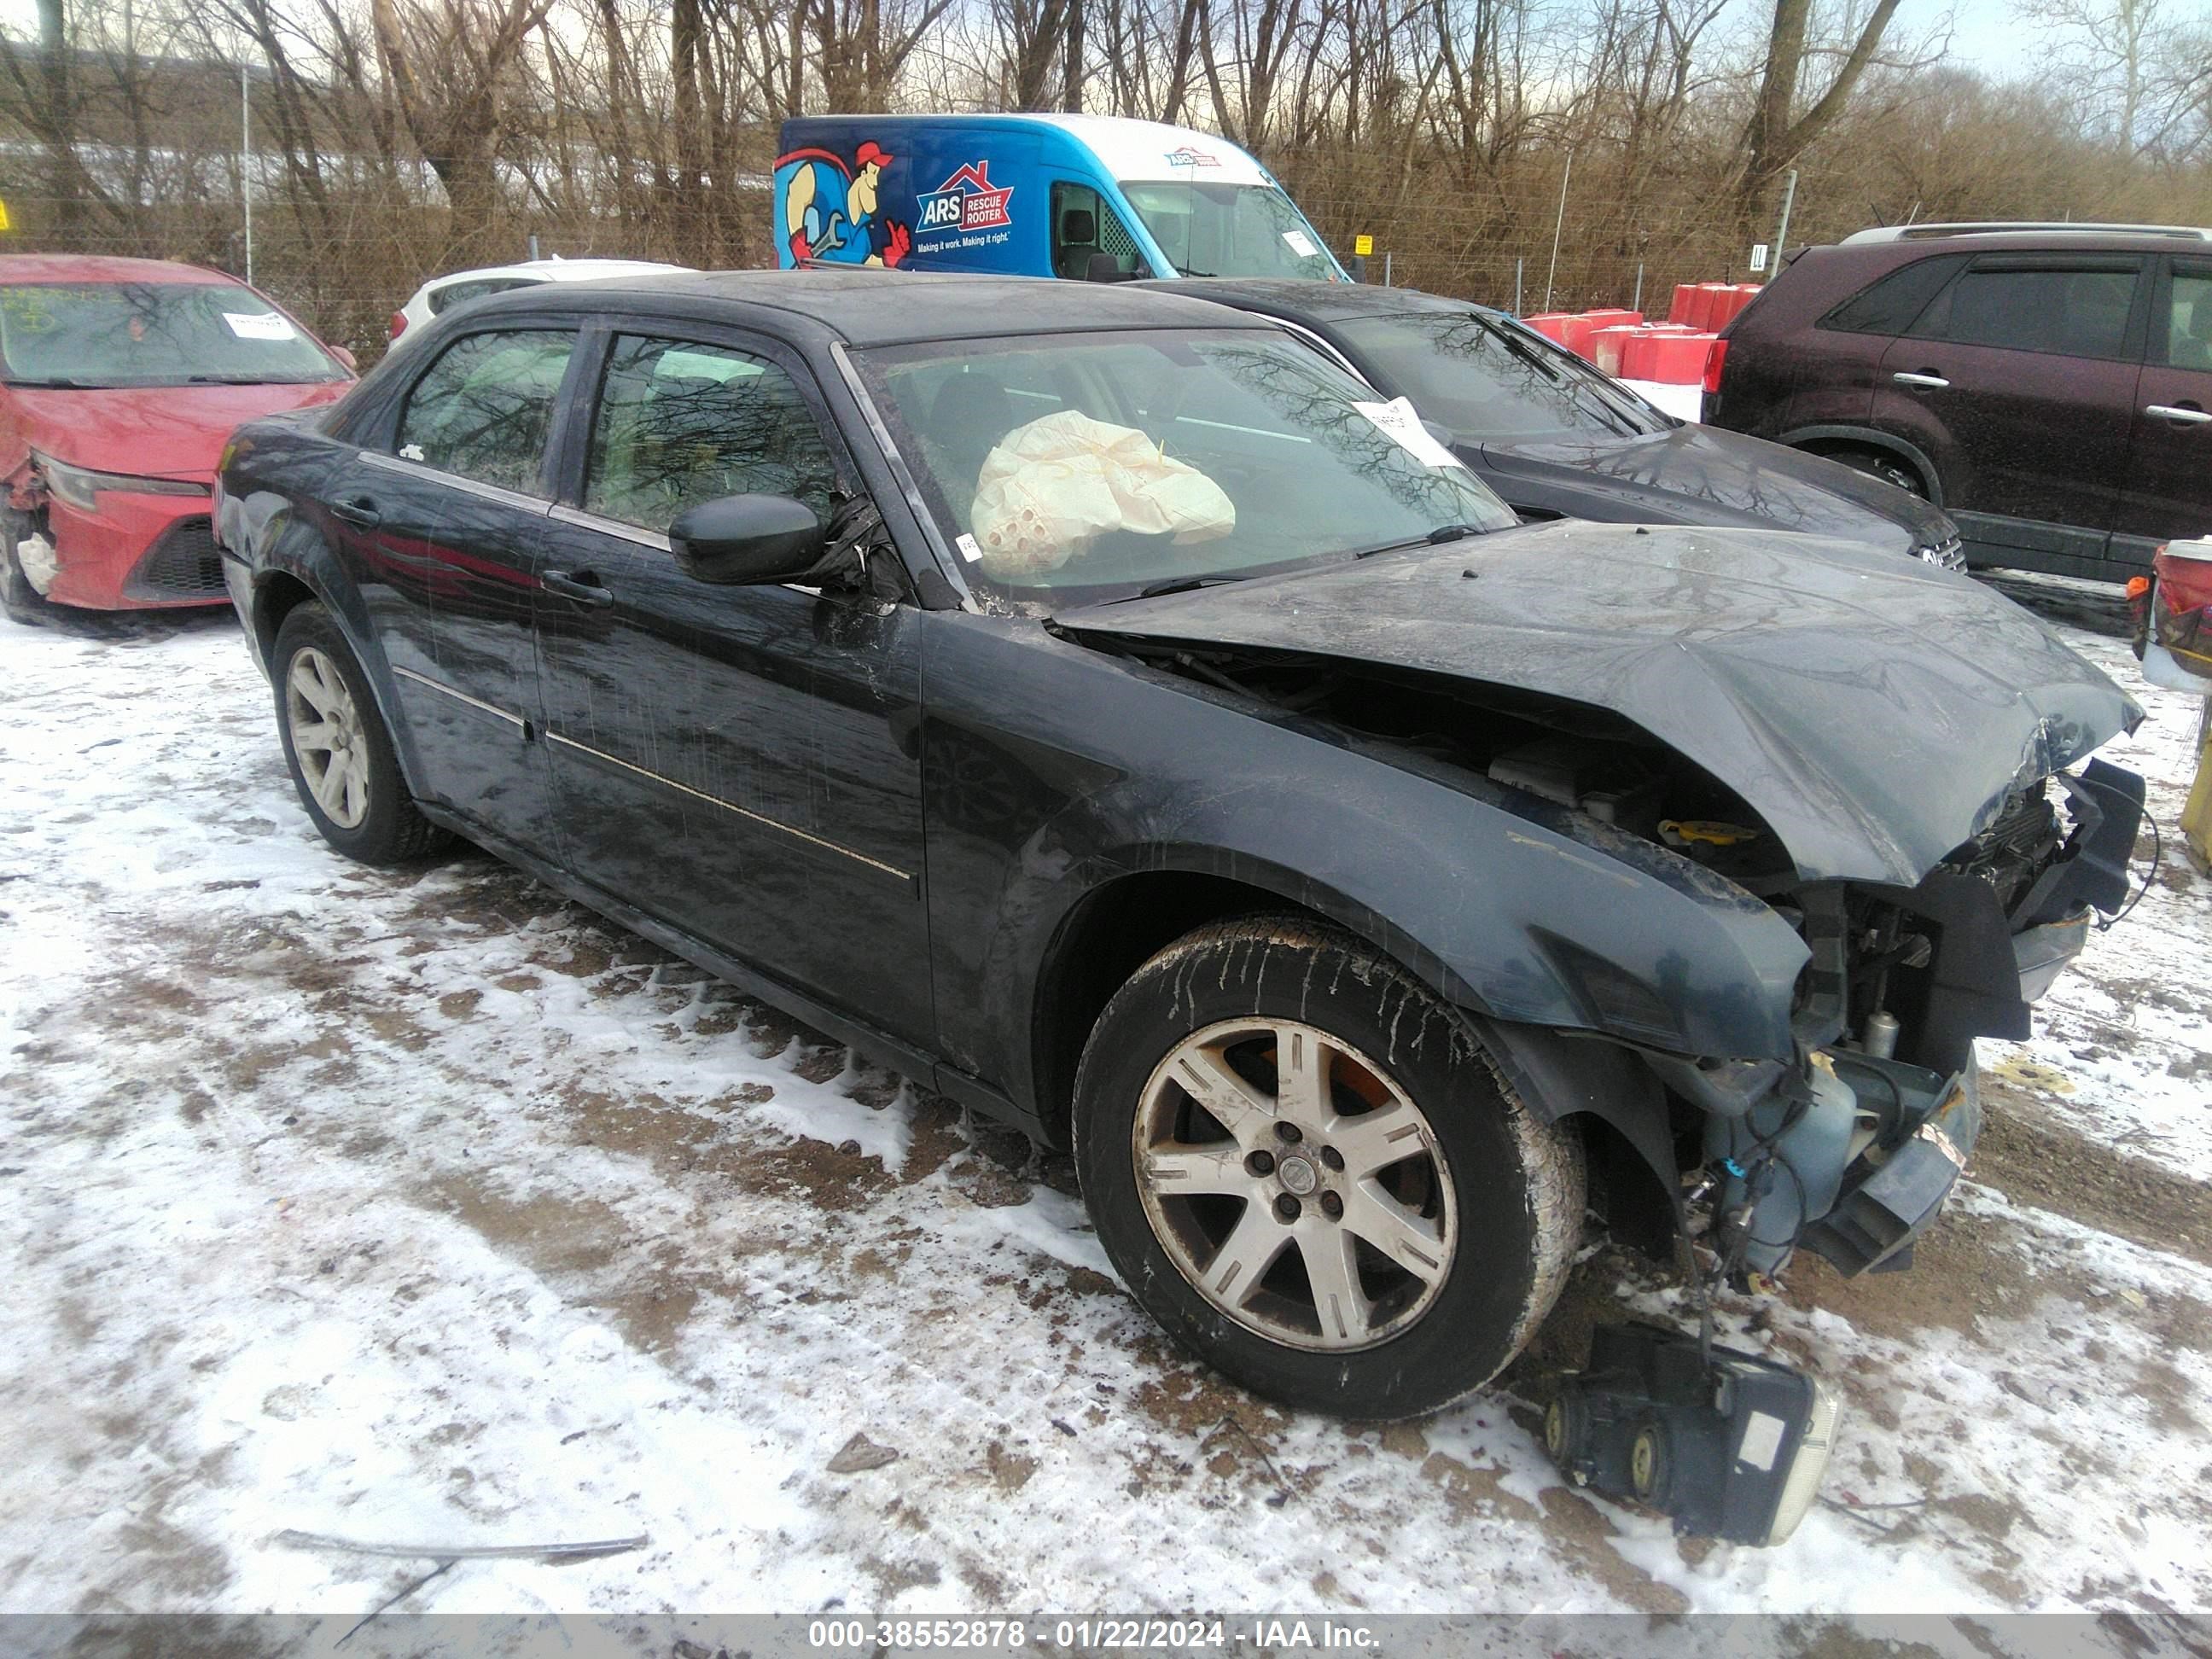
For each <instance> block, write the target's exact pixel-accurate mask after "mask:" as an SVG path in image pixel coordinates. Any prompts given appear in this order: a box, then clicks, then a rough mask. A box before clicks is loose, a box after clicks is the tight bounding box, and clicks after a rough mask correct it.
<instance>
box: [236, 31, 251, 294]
mask: <svg viewBox="0 0 2212 1659" xmlns="http://www.w3.org/2000/svg"><path fill="white" fill-rule="evenodd" d="M252 77H253V71H252V70H250V69H249V68H247V67H246V64H243V63H240V64H239V66H238V194H239V199H240V201H242V202H244V203H245V204H246V286H247V287H248V288H251V287H252V286H253V184H252V180H251V179H248V178H247V177H246V167H248V166H249V165H251V163H252V160H253V78H252Z"/></svg>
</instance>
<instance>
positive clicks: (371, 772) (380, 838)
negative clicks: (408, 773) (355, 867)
mask: <svg viewBox="0 0 2212 1659" xmlns="http://www.w3.org/2000/svg"><path fill="white" fill-rule="evenodd" d="M309 647H313V648H314V649H316V650H318V651H320V652H321V653H323V655H324V656H325V657H326V658H328V659H330V661H331V664H332V665H334V666H335V667H336V668H337V671H338V674H339V676H340V678H343V680H344V681H345V684H346V690H348V692H349V693H350V694H351V695H352V697H353V701H354V708H355V709H356V714H357V717H358V719H359V720H360V722H361V729H362V736H363V737H364V738H366V739H367V741H368V811H367V812H366V813H365V814H364V816H363V817H362V821H361V823H358V824H356V826H355V827H354V828H352V829H347V828H345V827H344V826H343V824H340V823H336V822H334V821H333V820H332V819H331V817H330V816H329V815H328V814H327V813H325V811H323V809H322V806H321V805H320V803H319V802H318V801H317V800H316V799H315V796H314V792H313V790H312V789H310V788H309V787H307V777H306V775H304V774H303V773H302V771H301V768H300V760H299V757H298V756H297V755H295V754H294V753H293V751H292V722H291V720H290V719H289V716H288V714H287V713H286V710H285V707H284V687H285V681H286V679H287V678H288V677H289V674H290V672H291V668H292V662H293V659H294V658H295V656H296V655H297V654H298V653H300V652H301V651H303V650H306V649H307V648H309ZM269 678H270V684H271V686H272V689H273V690H274V691H275V693H276V734H277V738H278V740H279V741H280V742H282V743H283V745H284V764H285V767H286V769H288V770H289V771H290V773H291V774H292V787H294V788H295V790H297V791H298V792H299V796H300V804H301V805H302V806H304V807H306V808H307V816H308V817H309V818H311V819H312V820H313V823H314V825H315V829H316V830H317V832H318V833H319V834H320V835H321V836H322V838H323V839H324V840H325V841H326V842H329V843H330V844H331V846H332V847H333V848H337V851H339V852H341V853H343V854H345V855H346V856H347V857H348V858H349V859H354V860H358V861H359V862H361V863H362V864H374V865H393V864H408V863H411V862H413V861H414V860H417V859H420V858H423V857H426V856H428V854H432V853H435V852H436V851H438V850H439V849H440V848H443V847H444V846H446V845H447V843H448V842H450V841H451V840H452V839H453V836H452V835H451V833H450V832H448V831H447V830H445V829H441V828H439V826H438V825H436V824H435V823H431V822H430V821H429V820H428V818H426V817H423V816H422V812H421V811H419V810H417V808H416V805H415V798H414V797H413V796H412V795H411V794H410V793H409V792H408V788H407V780H406V778H405V777H404V775H402V774H401V772H400V769H399V757H398V752H397V751H396V750H394V749H393V747H392V734H391V732H388V731H386V729H385V725H384V719H383V716H382V714H380V713H379V711H378V708H377V703H376V698H375V696H374V694H373V693H372V692H371V691H370V690H369V686H368V677H367V676H366V675H364V674H363V673H362V670H361V665H360V663H359V662H357V661H356V659H355V658H354V654H353V647H351V646H349V645H348V644H347V643H346V639H345V635H343V633H341V632H340V631H339V630H338V626H337V623H335V622H333V621H332V620H331V615H330V612H329V611H325V609H324V608H323V607H322V606H321V605H319V604H316V603H314V602H313V601H309V602H307V603H304V604H301V605H297V606H295V607H294V609H293V610H291V611H289V612H287V613H286V615H285V617H284V620H283V624H282V625H281V626H279V627H278V629H276V646H275V647H274V649H273V650H271V652H270V671H269Z"/></svg>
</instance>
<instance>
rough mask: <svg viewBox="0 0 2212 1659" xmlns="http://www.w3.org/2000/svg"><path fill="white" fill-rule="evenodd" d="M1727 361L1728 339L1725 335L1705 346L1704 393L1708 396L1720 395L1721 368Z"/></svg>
mask: <svg viewBox="0 0 2212 1659" xmlns="http://www.w3.org/2000/svg"><path fill="white" fill-rule="evenodd" d="M1726 362H1728V340H1727V339H1726V337H1722V338H1720V339H1717V340H1715V341H1714V342H1713V343H1711V345H1709V346H1707V347H1706V348H1705V395H1706V396H1707V397H1708V398H1715V397H1718V396H1719V395H1720V389H1721V368H1722V367H1723V365H1724V364H1725V363H1726Z"/></svg>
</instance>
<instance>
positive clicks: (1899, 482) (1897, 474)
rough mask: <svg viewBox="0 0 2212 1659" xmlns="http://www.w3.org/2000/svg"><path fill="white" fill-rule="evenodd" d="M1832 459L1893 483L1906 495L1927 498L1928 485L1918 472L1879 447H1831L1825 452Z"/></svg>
mask: <svg viewBox="0 0 2212 1659" xmlns="http://www.w3.org/2000/svg"><path fill="white" fill-rule="evenodd" d="M1826 454H1827V457H1828V459H1830V460H1832V461H1841V462H1842V463H1843V464H1844V465H1845V466H1847V467H1849V468H1850V470H1851V471H1854V472H1863V473H1865V474H1866V475H1867V477H1869V478H1879V479H1881V481H1882V482H1883V483H1887V484H1895V485H1896V486H1897V487H1898V488H1899V489H1901V490H1903V491H1904V492H1905V494H1906V495H1917V496H1918V497H1919V498H1920V499H1921V500H1922V501H1926V500H1927V499H1928V486H1927V485H1926V484H1925V483H1923V482H1922V481H1921V477H1920V474H1919V473H1918V472H1917V471H1914V470H1913V469H1912V468H1911V467H1909V466H1907V465H1905V463H1904V462H1903V461H1900V460H1899V459H1897V457H1896V456H1894V455H1886V454H1884V453H1882V452H1881V450H1879V449H1831V450H1829V451H1827V452H1826Z"/></svg>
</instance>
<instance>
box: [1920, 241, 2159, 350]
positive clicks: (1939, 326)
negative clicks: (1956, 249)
mask: <svg viewBox="0 0 2212 1659" xmlns="http://www.w3.org/2000/svg"><path fill="white" fill-rule="evenodd" d="M2141 280H2142V261H2140V260H2134V259H2130V260H2112V259H2100V260H2086V259H2085V260H2064V259H2051V260H2043V261H2038V262H2035V263H2033V264H2030V263H2027V262H2026V261H2021V260H2015V259H2009V258H2008V259H2004V260H2002V261H1994V260H1989V259H1980V260H1977V261H1975V263H1974V264H1973V265H1972V267H1971V268H1970V269H1968V270H1966V271H1964V272H1962V273H1961V274H1960V276H1959V278H1958V280H1957V281H1955V282H1954V283H1952V284H1951V285H1950V287H1948V289H1944V290H1943V292H1942V294H1940V295H1937V296H1936V301H1935V302H1934V303H1933V304H1931V305H1930V306H1929V307H1928V308H1927V310H1926V311H1924V312H1923V313H1921V315H1920V318H1919V319H1918V320H1917V322H1915V323H1914V325H1913V326H1912V330H1911V335H1912V337H1913V338H1914V339H1919V340H1948V341H1950V342H1952V343H1955V344H1959V345H1982V346H1997V347H2000V348H2002V349H2006V350H2010V351H2034V352H2045V353H2049V354H2051V355H2053V356H2065V357H2111V358H2122V357H2125V356H2129V355H2130V354H2129V353H2128V350H2127V337H2128V317H2129V313H2130V312H2131V310H2132V309H2133V308H2134V306H2135V297H2136V284H2137V283H2139V282H2140V281H2141Z"/></svg>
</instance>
